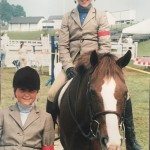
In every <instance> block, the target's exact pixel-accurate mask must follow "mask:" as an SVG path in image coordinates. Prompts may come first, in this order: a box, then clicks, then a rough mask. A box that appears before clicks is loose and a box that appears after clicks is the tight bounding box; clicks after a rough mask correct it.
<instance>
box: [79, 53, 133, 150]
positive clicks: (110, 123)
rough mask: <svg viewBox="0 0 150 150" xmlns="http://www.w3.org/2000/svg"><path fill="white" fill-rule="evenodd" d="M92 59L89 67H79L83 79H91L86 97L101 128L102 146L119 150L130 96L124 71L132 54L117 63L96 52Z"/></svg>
mask: <svg viewBox="0 0 150 150" xmlns="http://www.w3.org/2000/svg"><path fill="white" fill-rule="evenodd" d="M89 59H90V64H88V65H87V64H86V65H79V67H78V68H77V69H78V72H79V73H80V74H81V75H83V74H87V75H89V83H88V90H87V93H88V94H87V95H88V99H89V101H90V104H91V111H92V114H93V116H92V118H93V120H94V121H96V122H98V125H99V129H98V134H99V140H100V143H101V146H103V147H105V148H107V149H109V150H119V149H120V147H121V139H122V138H121V135H120V132H119V125H120V124H121V123H122V117H123V114H124V107H125V101H126V99H127V94H128V90H127V87H126V84H125V80H124V76H123V72H122V68H123V67H125V66H126V65H127V64H128V63H129V61H130V59H131V52H130V51H128V52H127V53H126V54H125V55H124V56H123V57H121V58H119V59H117V58H116V57H115V56H114V55H112V54H110V53H106V54H99V55H98V54H97V53H96V52H95V51H93V52H92V53H91V55H90V58H89ZM83 60H84V59H83ZM85 66H88V68H85ZM92 130H94V129H92Z"/></svg>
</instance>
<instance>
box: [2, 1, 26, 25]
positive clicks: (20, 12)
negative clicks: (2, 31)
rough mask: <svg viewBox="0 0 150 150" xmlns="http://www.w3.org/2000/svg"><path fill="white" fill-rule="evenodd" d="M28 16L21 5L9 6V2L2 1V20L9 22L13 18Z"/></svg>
mask: <svg viewBox="0 0 150 150" xmlns="http://www.w3.org/2000/svg"><path fill="white" fill-rule="evenodd" d="M20 16H24V17H25V16H26V12H25V11H24V8H23V7H22V6H20V5H14V4H12V5H11V4H9V3H8V2H7V0H1V1H0V20H1V21H3V22H9V21H10V20H11V19H12V18H13V17H20Z"/></svg>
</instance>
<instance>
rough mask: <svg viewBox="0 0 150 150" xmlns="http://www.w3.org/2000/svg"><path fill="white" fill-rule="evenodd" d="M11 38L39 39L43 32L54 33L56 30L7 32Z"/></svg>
mask: <svg viewBox="0 0 150 150" xmlns="http://www.w3.org/2000/svg"><path fill="white" fill-rule="evenodd" d="M7 34H8V36H9V37H10V39H15V40H20V39H21V40H39V39H40V37H41V34H43V35H45V34H50V35H54V34H55V31H54V30H42V31H30V32H7Z"/></svg>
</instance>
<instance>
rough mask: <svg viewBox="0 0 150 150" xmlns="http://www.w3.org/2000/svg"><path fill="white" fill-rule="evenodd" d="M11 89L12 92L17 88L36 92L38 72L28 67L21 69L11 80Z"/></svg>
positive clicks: (38, 85)
mask: <svg viewBox="0 0 150 150" xmlns="http://www.w3.org/2000/svg"><path fill="white" fill-rule="evenodd" d="M13 88H14V91H15V90H16V89H17V88H21V89H25V90H30V91H32V90H37V91H39V89H40V77H39V74H38V72H37V71H36V70H35V69H33V68H31V67H29V66H26V67H23V68H21V69H19V70H18V71H17V72H16V73H15V75H14V78H13Z"/></svg>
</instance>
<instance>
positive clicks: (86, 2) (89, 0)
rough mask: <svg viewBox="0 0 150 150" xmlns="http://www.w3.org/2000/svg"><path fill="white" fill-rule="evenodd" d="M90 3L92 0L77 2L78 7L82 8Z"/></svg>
mask: <svg viewBox="0 0 150 150" xmlns="http://www.w3.org/2000/svg"><path fill="white" fill-rule="evenodd" d="M91 2H92V0H78V3H79V5H81V6H83V7H87V6H88V5H89V4H90V3H91Z"/></svg>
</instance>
